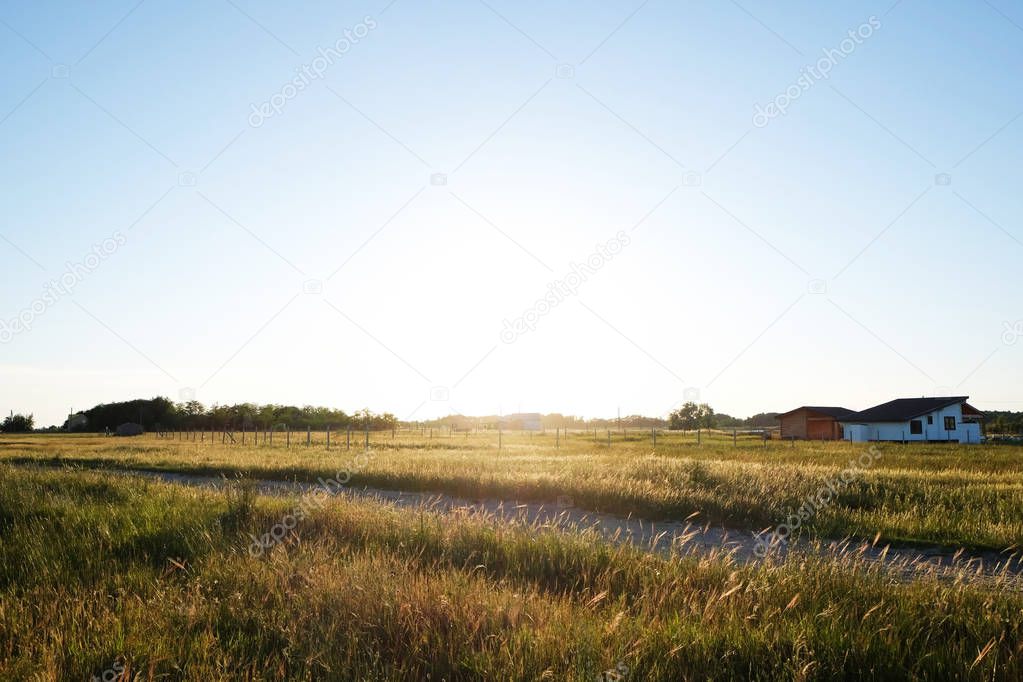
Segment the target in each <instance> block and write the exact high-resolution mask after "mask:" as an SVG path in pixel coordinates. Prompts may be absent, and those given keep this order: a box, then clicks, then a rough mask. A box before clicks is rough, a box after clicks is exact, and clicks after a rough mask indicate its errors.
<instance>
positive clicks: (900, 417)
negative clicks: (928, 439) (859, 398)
mask: <svg viewBox="0 0 1023 682" xmlns="http://www.w3.org/2000/svg"><path fill="white" fill-rule="evenodd" d="M969 397H970V396H968V395H959V396H951V397H946V398H896V399H895V400H890V401H888V402H886V403H881V404H880V405H875V406H874V407H868V408H867V409H865V410H863V411H862V412H854V413H853V414H850V415H847V416H846V417H845V418H843V420H842V421H850V422H904V421H907V420H910V419H913V418H915V417H919V416H921V415H924V414H927V413H928V412H934V411H935V410H940V409H941V408H943V407H948V406H949V405H955V404H956V403H965V402H966V401H967V399H969Z"/></svg>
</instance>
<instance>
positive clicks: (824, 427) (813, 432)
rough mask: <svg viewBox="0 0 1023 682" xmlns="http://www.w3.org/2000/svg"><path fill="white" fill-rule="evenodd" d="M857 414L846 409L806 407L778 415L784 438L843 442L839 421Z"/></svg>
mask: <svg viewBox="0 0 1023 682" xmlns="http://www.w3.org/2000/svg"><path fill="white" fill-rule="evenodd" d="M851 414H855V410H847V409H846V408H844V407H811V406H807V405H804V406H803V407H797V408H796V409H794V410H790V411H788V412H784V413H782V414H779V415H778V421H780V422H781V437H782V438H797V439H800V440H841V439H842V425H841V424H839V423H838V422H839V420H841V419H843V418H845V417H848V416H849V415H851Z"/></svg>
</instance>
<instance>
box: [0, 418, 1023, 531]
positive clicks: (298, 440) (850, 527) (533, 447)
mask: <svg viewBox="0 0 1023 682" xmlns="http://www.w3.org/2000/svg"><path fill="white" fill-rule="evenodd" d="M599 435H600V437H599V438H598V439H597V442H594V440H593V437H592V435H587V434H582V433H574V434H571V435H570V436H567V437H566V436H565V435H564V434H562V436H561V442H560V447H556V445H555V436H554V434H552V433H548V434H545V435H541V434H534V435H529V434H508V433H505V434H503V436H502V437H501V449H500V450H498V442H497V439H498V437H497V434H471V435H454V436H444V437H442V436H440V435H439V434H438V435H437V436H436V437H434V438H428V437H424V436H423V435H421V434H419V433H418V432H417V433H414V434H409V433H405V434H401V433H399V434H398V436H397V437H395V438H393V439H392V437H391V434H390V432H387V433H375V434H372V437H371V447H372V452H373V456H372V457H370V458H368V459H367V461H366V462H365V463H364V464H362V465H360V466H359V467H358V469H357V470H353V471H351V472H350V473H351V475H352V478H351V481H350V483H349V485H351V486H371V487H376V488H384V489H393V490H408V491H430V492H436V493H447V494H451V495H457V496H459V497H464V498H470V499H478V498H487V497H489V498H502V499H507V500H521V501H542V502H555V501H557V500H559V499H560V500H568V501H569V502H570V503H571V504H572V505H574V506H575V507H577V508H581V509H586V510H592V511H603V512H611V513H616V514H623V515H624V514H631V515H634V516H638V517H642V518H647V519H652V520H665V519H671V520H680V519H684V518H686V517H689V516H690V515H692V514H694V513H698V516H696V517H695V518H696V519H698V520H700V521H707V522H712V523H720V524H724V525H727V526H730V527H735V528H745V529H752V530H760V529H764V528H769V527H772V528H773V527H775V526H777V525H778V524H782V523H784V522H785V521H786V519H787V518H788V517H789V515H790V514H792V513H793V512H794V511H795V510H797V509H798V508H799V507H800V506H801V505H803V504H804V503H805V502H806V501H807V500H809V499H815V498H817V496H819V495H820V493H821V492H822V491H824V490H828V489H829V486H831V488H830V489H831V490H833V492H834V495H833V500H832V501H831V502H830V503H829V504H826V505H821V506H819V507H818V508H815V511H814V513H813V514H812V515H810V517H809V518H807V519H805V520H804V521H803V522H802V523H801V524H800V526H799V528H798V532H799V533H802V534H804V535H808V536H811V537H812V536H817V537H831V538H840V537H845V536H853V537H858V538H863V539H868V540H873V539H874V538H875V537H878V536H880V537H879V539H880V540H881V541H886V542H893V543H905V544H915V543H920V544H938V545H944V546H949V547H967V548H970V549H983V550H1003V549H1006V548H1015V547H1020V546H1023V447H1017V446H993V445H992V446H980V445H970V446H960V445H942V444H935V445H905V446H903V445H899V444H887V443H886V444H880V445H879V452H880V455H879V456H878V457H877V458H876V459H873V460H871V461H870V462H869V466H866V467H863V468H861V469H858V470H856V471H855V474H854V476H853V477H852V480H851V481H850V482H849V483H848V485H844V486H839V487H835V482H836V481H837V480H838V479H839V476H840V475H841V474H842V472H843V470H844V469H846V468H847V467H848V466H849V463H850V461H856V460H857V459H858V458H859V457H860V456H861V455H863V454H864V452H866V448H865V447H864V446H862V445H859V444H851V443H843V442H839V443H816V442H815V443H796V444H790V443H780V442H771V443H768V444H766V445H765V444H764V443H762V442H760V441H758V440H750V439H747V440H743V439H741V438H740V439H739V440H738V444H737V445H735V446H733V445H732V438H731V436H730V435H726V434H719V435H717V436H716V437H707V435H706V434H704V436H703V438H702V439H701V440H702V442H701V443H700V444H697V443H696V438H695V436H694V435H692V434H690V435H687V436H684V437H683V436H680V435H678V434H661V435H660V436H659V437H658V442H657V445H656V447H655V446H654V445H653V444H652V442H651V439H650V435H649V434H640V433H636V434H631V435H630V436H628V438H627V439H625V438H623V437H622V436H621V435H618V434H615V435H614V440H613V442H612V444H611V446H610V447H609V446H608V445H607V443H606V439H605V436H604V435H603V434H599ZM237 436H238V434H236V437H237ZM315 436H316V438H317V440H316V441H314V443H313V445H312V446H311V447H307V446H306V445H305V433H302V434H292V442H291V447H290V448H286V447H285V446H284V443H283V439H282V436H281V434H277V435H276V440H275V442H274V444H273V445H270V444H268V443H267V444H263V441H262V440H260V442H259V443H258V444H254V443H253V442H252V439H253V434H251V433H250V434H249V436H248V442H247V444H246V445H244V446H243V445H241V444H240V443H239V444H235V445H223V444H221V443H220V437H219V434H218V437H217V439H216V442H213V443H211V442H210V441H211V436H210V434H209V433H207V434H205V435H204V436H203V440H202V441H200V440H199V439H198V436H196V441H194V442H193V441H187V442H186V441H181V440H171V439H161V438H157V437H156V436H145V437H141V438H133V439H117V438H102V437H94V436H42V435H39V436H19V437H13V436H12V437H6V438H0V461H7V462H10V463H30V462H35V463H46V464H59V465H66V464H77V465H82V466H85V467H108V468H119V469H150V470H160V471H174V472H181V473H193V474H203V475H220V474H223V475H227V476H231V477H233V476H238V475H241V476H247V477H251V478H258V479H278V480H301V481H315V480H316V479H317V478H320V477H323V478H328V477H332V476H335V475H337V472H339V471H342V470H349V469H350V468H351V463H352V459H353V457H354V455H355V453H357V452H360V451H361V445H362V440H363V434H361V433H359V434H353V441H354V442H353V445H352V449H351V450H349V449H347V448H346V447H345V435H344V434H337V433H335V434H333V436H332V442H333V443H334V444H335V445H332V449H331V450H329V451H328V450H327V449H326V447H325V435H324V434H322V433H320V434H315ZM356 436H357V437H358V438H357V439H356ZM337 444H340V447H338V445H337Z"/></svg>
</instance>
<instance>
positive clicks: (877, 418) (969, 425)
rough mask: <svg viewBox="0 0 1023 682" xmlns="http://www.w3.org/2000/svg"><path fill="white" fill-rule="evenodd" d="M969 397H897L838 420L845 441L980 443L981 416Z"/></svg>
mask: <svg viewBox="0 0 1023 682" xmlns="http://www.w3.org/2000/svg"><path fill="white" fill-rule="evenodd" d="M968 398H969V396H952V397H947V398H898V399H897V400H892V401H890V402H887V403H883V404H881V405H875V406H874V407H871V408H868V409H866V410H862V411H860V412H854V413H853V414H850V415H846V416H845V417H843V418H842V419H840V420H839V421H840V423H841V424H842V434H843V437H844V438H845V440H849V441H853V442H860V443H862V442H866V441H877V440H887V441H956V442H959V443H979V442H980V435H981V431H980V422H981V421H983V418H984V413H982V412H981V411H980V410H978V409H977V408H975V407H973V406H972V405H970V404H969V403H967V402H966V401H967V399H968Z"/></svg>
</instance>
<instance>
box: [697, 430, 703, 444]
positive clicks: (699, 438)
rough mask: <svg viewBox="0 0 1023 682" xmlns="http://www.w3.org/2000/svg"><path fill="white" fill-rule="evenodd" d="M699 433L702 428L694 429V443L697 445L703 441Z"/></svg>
mask: <svg viewBox="0 0 1023 682" xmlns="http://www.w3.org/2000/svg"><path fill="white" fill-rule="evenodd" d="M701 433H702V429H696V444H697V445H699V444H700V443H702V442H703V437H702V435H701Z"/></svg>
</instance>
